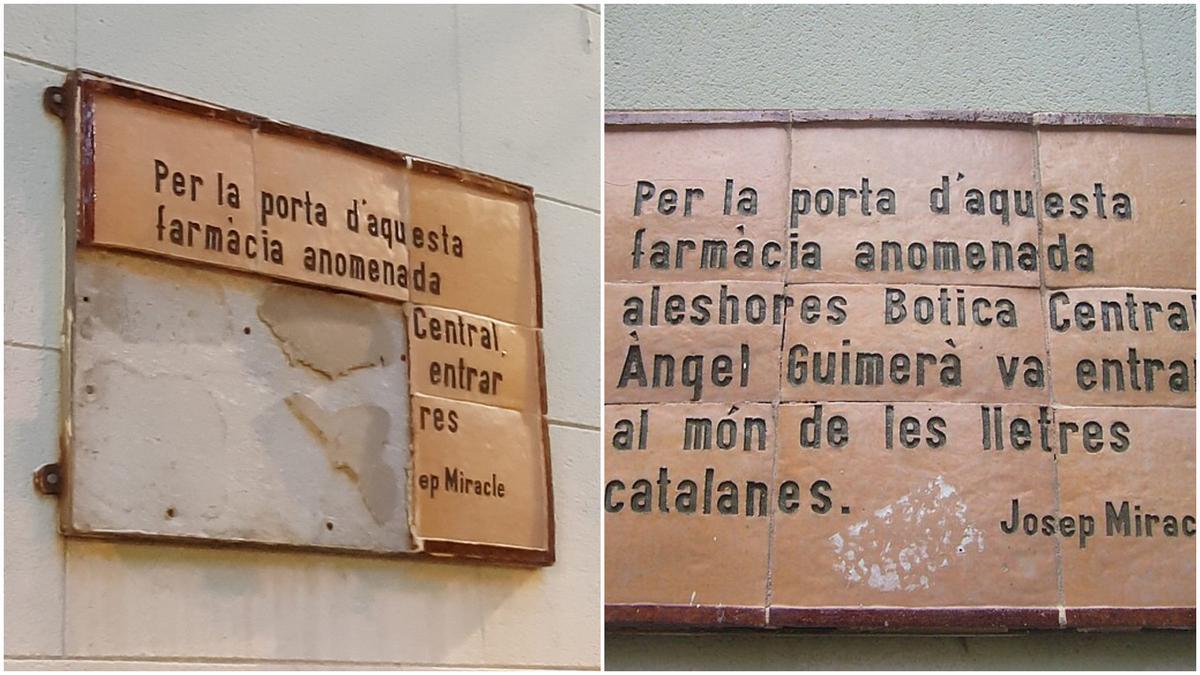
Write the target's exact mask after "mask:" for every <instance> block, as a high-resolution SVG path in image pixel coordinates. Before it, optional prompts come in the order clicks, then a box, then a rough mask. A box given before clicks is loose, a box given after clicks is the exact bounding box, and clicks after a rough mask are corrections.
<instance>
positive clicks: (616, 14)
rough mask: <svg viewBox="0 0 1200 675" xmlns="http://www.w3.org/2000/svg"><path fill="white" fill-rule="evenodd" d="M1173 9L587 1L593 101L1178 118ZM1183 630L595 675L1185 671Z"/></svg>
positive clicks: (1179, 23)
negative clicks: (598, 92)
mask: <svg viewBox="0 0 1200 675" xmlns="http://www.w3.org/2000/svg"><path fill="white" fill-rule="evenodd" d="M1195 49H1196V19H1195V7H1194V6H1191V5H1174V6H1167V5H1158V6H1149V5H1141V6H1137V7H1132V6H1115V5H1092V6H1049V5H1039V6H1013V5H1005V6H962V5H959V6H947V5H938V6H933V5H922V6H917V5H905V6H879V5H875V6H866V5H858V6H830V5H789V6H737V7H732V6H719V5H705V6H694V5H693V6H683V5H670V6H647V5H640V6H632V5H607V6H606V7H605V64H606V70H605V108H607V109H610V110H656V109H689V110H696V109H773V108H783V109H800V110H829V109H845V108H872V109H898V110H903V109H911V110H941V109H979V110H1012V111H1027V112H1029V111H1103V112H1153V113H1191V114H1194V113H1195V100H1196V60H1195ZM1195 640H1196V634H1195V632H1191V631H1183V632H1154V633H1137V634H1045V635H1031V636H1007V637H961V638H959V637H955V638H936V637H903V636H778V635H746V634H728V635H698V636H697V635H670V636H654V635H629V634H618V635H610V636H608V637H607V638H606V640H605V661H606V665H607V667H608V668H610V669H657V668H666V669H681V670H687V669H691V668H709V669H770V670H791V669H881V668H882V669H896V668H899V669H909V668H918V669H923V668H928V669H981V668H982V669H993V670H1008V669H1024V668H1034V669H1036V668H1072V669H1087V668H1117V669H1122V668H1129V669H1138V668H1150V669H1191V668H1194V667H1195V661H1196V648H1195Z"/></svg>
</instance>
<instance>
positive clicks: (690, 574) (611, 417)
mask: <svg viewBox="0 0 1200 675" xmlns="http://www.w3.org/2000/svg"><path fill="white" fill-rule="evenodd" d="M774 426H775V420H774V416H773V413H772V410H771V406H770V405H766V404H761V403H743V404H739V405H730V404H726V403H701V404H671V405H653V406H637V405H609V406H605V430H604V433H605V436H606V446H605V471H606V472H607V480H606V483H605V488H604V511H605V541H606V542H607V544H606V546H605V566H606V571H605V577H606V583H607V586H608V588H609V589H610V590H609V591H608V602H610V603H613V602H618V603H619V602H627V603H651V602H653V603H661V604H666V605H684V606H687V605H730V606H736V607H756V606H757V607H764V606H765V602H766V577H767V537H768V524H769V520H768V514H769V511H770V507H769V506H767V503H766V501H764V500H765V497H766V492H759V491H758V488H759V485H760V484H761V485H763V486H765V485H766V484H768V483H770V479H771V471H772V464H773V461H774V454H775V453H774V448H773V445H772V444H773V442H774V440H773V439H774V437H775V434H774ZM664 567H665V568H667V569H670V570H671V572H670V573H669V574H664V573H663V568H664ZM734 571H736V573H732V572H734Z"/></svg>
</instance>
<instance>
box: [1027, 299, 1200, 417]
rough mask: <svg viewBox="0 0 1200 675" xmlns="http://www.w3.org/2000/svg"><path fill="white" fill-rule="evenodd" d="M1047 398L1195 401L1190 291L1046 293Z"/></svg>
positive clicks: (1088, 401)
mask: <svg viewBox="0 0 1200 675" xmlns="http://www.w3.org/2000/svg"><path fill="white" fill-rule="evenodd" d="M1046 321H1047V322H1048V325H1049V328H1048V333H1049V337H1050V358H1051V360H1052V361H1053V367H1052V368H1051V369H1050V372H1051V374H1052V376H1053V378H1052V385H1053V389H1054V401H1055V403H1062V404H1066V405H1166V406H1192V407H1194V406H1195V405H1196V380H1195V377H1196V332H1195V321H1196V294H1195V293H1194V292H1192V291H1170V290H1147V289H1135V288H1112V289H1064V290H1057V291H1053V290H1052V291H1049V292H1048V293H1047V294H1046Z"/></svg>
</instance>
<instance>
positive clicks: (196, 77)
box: [4, 5, 601, 668]
mask: <svg viewBox="0 0 1200 675" xmlns="http://www.w3.org/2000/svg"><path fill="white" fill-rule="evenodd" d="M4 18H5V26H4V86H5V99H4V106H5V109H4V113H5V120H4V126H5V148H4V158H5V160H6V165H7V166H6V168H7V171H6V172H5V184H4V192H5V197H4V199H5V223H4V224H5V236H4V252H5V258H6V264H5V269H4V278H5V282H6V284H7V287H8V288H7V292H6V294H5V298H4V309H5V326H4V330H5V335H4V356H5V372H4V388H5V403H6V406H5V425H4V440H5V457H4V467H5V485H4V491H5V495H4V524H5V555H4V564H5V582H6V583H5V598H4V609H5V617H4V618H5V622H4V623H5V625H4V638H5V639H4V653H5V657H6V663H7V665H8V666H10V667H25V668H29V667H48V668H64V667H84V666H87V667H111V668H125V667H146V666H151V667H159V668H176V667H195V666H207V667H211V666H221V667H230V666H240V667H308V666H314V665H321V666H332V667H355V666H376V667H392V666H414V665H432V666H443V665H461V666H518V665H544V666H554V667H595V666H597V665H598V662H599V643H600V628H601V627H600V620H599V614H598V612H597V611H595V608H596V607H597V606H598V603H599V578H600V568H599V556H598V552H597V542H598V541H599V536H600V532H599V520H598V519H599V513H598V509H597V503H596V500H595V495H596V493H597V490H598V483H599V471H600V467H599V464H600V461H599V455H598V443H599V439H598V425H599V420H598V413H597V401H598V396H599V385H598V382H599V369H598V354H599V352H598V350H599V338H598V334H599V330H598V327H597V319H596V317H597V316H598V315H599V296H598V293H597V288H598V283H599V276H600V266H599V261H598V260H597V257H596V255H595V252H596V251H597V250H598V248H599V242H600V219H599V212H598V211H599V203H600V194H599V171H600V167H599V148H600V137H599V135H600V120H599V113H598V110H599V103H600V100H599V98H600V90H599V86H598V80H599V71H600V58H601V55H600V49H599V46H600V29H601V26H600V18H599V15H598V13H597V12H596V11H595V10H594V9H589V8H585V7H579V6H557V7H544V6H543V7H452V6H437V7H386V6H373V7H318V6H307V7H288V6H274V7H262V6H236V7H235V6H227V7H215V6H209V7H186V6H173V7H162V6H158V7H154V6H123V7H111V6H97V5H88V6H80V7H74V6H37V7H32V6H12V5H9V6H6V7H5V10H4ZM75 67H82V68H88V69H91V70H96V71H99V72H103V73H108V74H111V75H115V76H118V77H123V78H126V79H130V80H133V81H137V82H142V83H145V84H149V85H152V86H156V87H161V88H164V89H167V90H170V91H175V92H179V93H181V94H185V95H188V96H193V97H196V98H201V99H205V100H209V101H213V102H216V103H220V104H224V105H227V106H230V107H235V108H240V109H243V110H247V111H251V112H254V113H258V114H262V115H267V116H271V117H276V118H278V119H281V120H284V121H287V122H291V123H295V124H299V125H303V126H308V127H313V128H316V129H320V130H323V131H327V132H330V133H333V134H337V135H340V136H347V137H350V138H354V139H358V140H362V141H366V142H368V143H373V144H377V145H382V146H385V147H391V148H396V149H399V150H404V151H407V152H410V153H412V154H415V155H421V156H425V157H428V158H431V159H434V160H438V161H442V162H446V163H451V164H456V165H459V166H465V167H469V168H471V169H476V170H479V171H483V172H487V173H491V174H494V175H498V176H501V177H504V178H507V179H511V180H515V181H519V182H523V183H527V184H529V185H532V186H534V188H535V190H536V191H537V210H538V224H539V229H540V234H541V253H542V278H543V294H544V304H545V333H544V335H545V341H546V358H547V379H548V387H549V418H550V421H551V427H550V442H551V452H552V454H553V458H554V460H553V461H554V467H553V471H554V487H555V500H556V506H555V512H556V514H557V520H558V527H557V531H558V554H559V562H558V563H557V564H556V565H554V566H553V567H551V568H548V569H543V570H534V571H530V570H514V569H500V568H488V567H481V566H472V565H448V564H431V563H415V562H411V561H396V560H386V559H372V558H354V557H347V556H334V555H318V554H311V553H305V554H298V553H282V552H264V551H252V550H217V549H205V548H199V547H188V548H185V547H178V546H171V545H147V544H121V543H104V542H89V541H82V540H78V539H72V540H65V539H63V538H62V537H60V536H58V535H57V534H56V533H55V522H56V519H55V513H56V504H55V501H54V499H52V498H48V497H42V496H38V495H37V494H35V493H34V491H33V488H32V486H31V480H30V476H31V472H32V471H33V470H34V468H36V467H37V466H39V465H41V464H44V463H46V462H51V461H55V460H56V459H57V455H58V448H57V442H58V438H57V437H58V432H57V424H58V418H59V404H58V377H59V372H60V359H61V356H62V353H61V351H62V339H61V331H62V326H61V313H62V298H63V283H62V279H63V264H64V263H63V250H64V237H65V236H66V233H65V232H64V221H63V208H64V207H63V204H64V196H63V158H64V138H63V133H62V130H61V125H60V123H59V121H58V120H57V119H56V118H54V117H52V116H51V115H49V114H47V113H46V112H44V111H43V110H42V104H41V97H42V90H43V89H44V88H45V87H46V86H49V85H52V84H60V83H61V82H62V80H63V76H64V74H65V72H66V71H67V70H69V69H71V68H75ZM197 367H201V365H200V364H198V366H197Z"/></svg>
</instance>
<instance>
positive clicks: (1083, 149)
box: [1038, 127, 1196, 288]
mask: <svg viewBox="0 0 1200 675" xmlns="http://www.w3.org/2000/svg"><path fill="white" fill-rule="evenodd" d="M1038 157H1039V162H1040V169H1041V183H1042V194H1043V196H1044V197H1049V196H1050V194H1051V193H1055V194H1058V195H1060V196H1061V197H1062V200H1063V208H1062V215H1060V216H1058V217H1051V216H1050V215H1049V214H1048V213H1047V215H1046V216H1045V217H1044V218H1043V231H1042V244H1043V247H1045V248H1047V254H1049V253H1050V251H1049V250H1048V249H1049V247H1051V246H1059V245H1060V244H1062V243H1065V244H1066V247H1065V253H1066V254H1068V255H1066V256H1065V257H1066V258H1068V260H1066V261H1064V260H1063V258H1064V256H1063V255H1062V253H1063V251H1062V250H1061V249H1059V253H1058V258H1059V263H1064V262H1069V263H1070V264H1069V265H1062V264H1060V265H1059V266H1058V267H1065V269H1063V270H1059V269H1056V268H1055V267H1047V269H1046V283H1047V284H1048V285H1049V286H1050V287H1051V288H1063V287H1078V286H1144V287H1157V288H1163V287H1167V288H1195V279H1196V136H1195V134H1191V133H1150V132H1143V131H1130V130H1118V129H1050V128H1046V127H1042V128H1040V129H1039V131H1038ZM1097 183H1098V184H1100V185H1102V186H1103V187H1102V190H1103V193H1104V200H1103V210H1104V216H1103V217H1102V216H1101V215H1100V209H1099V208H1098V200H1097V199H1096V196H1095V191H1096V187H1095V186H1096V184H1097ZM1118 194H1123V195H1127V196H1128V197H1129V200H1130V203H1131V207H1130V208H1131V211H1132V214H1131V215H1130V217H1128V218H1122V217H1119V214H1118V213H1117V210H1116V206H1117V200H1118ZM1074 195H1079V198H1078V199H1079V202H1080V203H1081V204H1082V205H1084V206H1086V208H1087V212H1086V215H1082V217H1079V218H1076V217H1072V216H1071V215H1070V214H1071V212H1072V205H1071V201H1072V200H1073V199H1075V197H1074ZM1084 245H1087V246H1090V247H1091V248H1092V249H1093V251H1094V258H1095V260H1094V265H1092V270H1091V271H1085V270H1084V269H1083V268H1082V266H1081V265H1078V264H1076V256H1077V254H1082V253H1083V250H1082V249H1080V250H1079V251H1077V248H1078V247H1081V246H1084Z"/></svg>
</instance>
